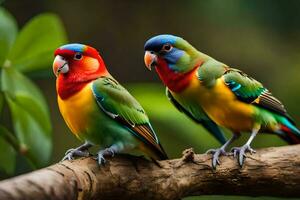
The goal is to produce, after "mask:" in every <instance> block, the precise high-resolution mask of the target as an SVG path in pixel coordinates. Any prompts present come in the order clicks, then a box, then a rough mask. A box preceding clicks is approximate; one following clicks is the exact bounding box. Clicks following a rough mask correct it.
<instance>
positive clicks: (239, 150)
mask: <svg viewBox="0 0 300 200" xmlns="http://www.w3.org/2000/svg"><path fill="white" fill-rule="evenodd" d="M231 152H233V156H234V157H237V158H238V162H239V165H240V166H241V167H242V166H243V164H244V161H245V157H246V153H247V152H249V153H250V154H253V153H256V151H255V150H254V149H252V148H251V147H250V145H248V144H245V145H244V146H242V147H233V148H232V149H231Z"/></svg>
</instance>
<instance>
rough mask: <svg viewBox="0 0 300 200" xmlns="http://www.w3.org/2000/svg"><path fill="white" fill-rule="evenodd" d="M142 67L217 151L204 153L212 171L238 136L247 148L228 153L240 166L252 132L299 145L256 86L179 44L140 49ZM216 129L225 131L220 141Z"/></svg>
mask: <svg viewBox="0 0 300 200" xmlns="http://www.w3.org/2000/svg"><path fill="white" fill-rule="evenodd" d="M144 49H145V57H144V60H145V64H146V66H147V68H149V69H151V67H155V70H156V72H157V73H158V75H159V77H160V79H161V80H162V82H163V83H164V84H165V85H166V87H167V96H168V98H169V99H170V101H171V102H172V103H173V104H174V105H175V106H176V107H177V108H178V109H179V110H180V111H182V112H183V113H185V114H186V115H188V116H189V117H190V118H192V119H193V120H194V121H196V122H198V123H200V124H202V125H203V126H204V127H205V128H206V129H207V130H208V131H210V132H211V133H212V134H213V135H214V136H215V137H216V138H217V139H218V140H219V141H220V142H221V143H223V146H222V147H221V148H219V149H212V150H209V152H210V153H212V154H213V159H212V165H213V167H214V168H215V167H216V165H217V164H219V156H220V155H225V154H226V151H225V149H226V147H227V146H228V145H229V144H230V143H232V142H233V141H234V140H235V139H236V138H238V136H239V135H240V133H241V132H251V136H250V138H249V140H248V141H247V143H246V144H245V145H243V146H242V147H235V148H233V149H232V151H233V152H234V155H235V156H237V155H238V161H239V164H240V166H242V165H243V162H244V157H245V153H246V152H250V153H253V152H255V151H254V150H253V149H252V148H251V147H250V144H251V142H252V140H253V139H254V137H255V136H256V135H257V133H258V132H268V133H274V134H276V135H278V136H280V137H281V138H283V139H284V140H286V141H287V142H288V143H292V144H293V143H300V131H299V130H298V129H297V128H296V126H295V123H294V121H293V120H292V119H291V117H290V116H289V115H288V114H287V111H286V109H285V108H284V106H283V104H282V103H281V102H280V101H279V100H278V99H277V98H275V97H274V96H273V95H272V94H271V93H270V92H269V91H268V90H267V89H266V88H265V87H264V86H263V85H262V84H261V83H260V82H258V81H256V80H254V79H253V78H251V77H250V76H248V75H247V74H245V73H243V72H242V71H240V70H237V69H233V68H230V67H229V66H227V65H226V64H224V63H221V62H219V61H217V60H215V59H213V58H211V57H210V56H208V55H206V54H203V53H201V52H199V51H198V50H197V49H195V48H194V47H193V46H192V45H190V44H189V43H188V42H187V41H185V40H184V39H182V38H180V37H177V36H173V35H158V36H156V37H153V38H151V39H149V40H148V41H147V42H146V44H145V47H144ZM218 126H222V127H225V128H228V129H230V130H231V131H232V132H233V137H232V138H231V139H230V140H228V141H226V140H225V138H224V136H223V134H222V132H221V131H220V129H219V127H218Z"/></svg>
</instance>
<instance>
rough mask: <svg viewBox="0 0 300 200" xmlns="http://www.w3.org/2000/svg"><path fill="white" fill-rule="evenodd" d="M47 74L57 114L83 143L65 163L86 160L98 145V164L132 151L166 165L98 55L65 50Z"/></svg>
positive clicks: (137, 108)
mask: <svg viewBox="0 0 300 200" xmlns="http://www.w3.org/2000/svg"><path fill="white" fill-rule="evenodd" d="M54 55H55V59H54V63H53V71H54V73H55V75H56V77H57V79H56V89H57V100H58V105H59V109H60V112H61V114H62V116H63V118H64V120H65V122H66V123H67V125H68V127H69V128H70V129H71V131H72V133H73V134H74V135H75V136H76V137H77V138H79V139H80V140H81V141H85V143H84V144H83V145H81V146H79V147H77V148H75V149H70V150H68V151H67V152H66V156H65V157H64V158H63V160H65V159H69V160H71V159H73V158H74V157H76V156H87V155H89V153H88V149H89V148H90V147H91V146H93V145H100V146H101V147H102V148H103V149H101V150H100V151H99V152H98V156H97V158H98V163H99V164H102V163H104V162H105V157H107V156H113V155H114V154H116V153H119V152H127V151H131V150H134V149H138V150H140V151H142V152H144V153H146V154H147V155H148V156H150V157H151V158H153V159H167V155H166V153H165V151H164V150H163V148H162V146H161V145H160V143H159V141H158V138H157V136H156V134H155V132H154V130H153V129H152V126H151V124H150V122H149V119H148V117H147V115H146V113H145V111H144V109H143V108H142V106H141V105H140V104H139V103H138V102H137V101H136V100H135V98H134V97H133V96H131V95H130V93H129V92H128V91H127V90H126V89H125V88H124V87H122V86H121V85H120V84H119V83H118V82H117V81H116V80H115V79H114V78H113V77H112V76H111V75H110V74H109V72H108V71H107V69H106V67H105V64H104V62H103V60H102V58H101V56H100V55H99V53H98V51H97V50H96V49H94V48H92V47H90V46H87V45H83V44H67V45H64V46H61V47H59V48H58V49H57V50H56V51H55V53H54Z"/></svg>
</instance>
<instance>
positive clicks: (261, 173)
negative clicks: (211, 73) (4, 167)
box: [0, 145, 300, 200]
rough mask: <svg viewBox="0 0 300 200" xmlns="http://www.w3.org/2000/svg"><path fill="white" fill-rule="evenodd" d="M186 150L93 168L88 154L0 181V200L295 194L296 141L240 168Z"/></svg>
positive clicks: (299, 149)
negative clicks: (165, 157)
mask: <svg viewBox="0 0 300 200" xmlns="http://www.w3.org/2000/svg"><path fill="white" fill-rule="evenodd" d="M210 157H211V156H208V155H194V154H193V152H192V151H191V150H186V151H185V153H184V156H183V158H181V159H174V160H166V161H161V162H159V163H158V164H159V165H160V166H159V165H158V164H155V163H153V162H150V161H148V160H145V159H143V158H140V157H133V156H126V155H119V156H116V157H114V158H112V159H109V160H108V162H107V164H106V165H105V166H101V167H99V166H98V165H97V164H96V162H95V161H94V160H93V159H91V158H83V159H77V160H75V161H72V162H69V161H65V162H63V163H58V164H55V165H52V166H50V167H47V168H45V169H41V170H38V171H34V172H32V173H29V174H25V175H22V176H19V177H15V178H12V179H9V180H5V181H2V182H0V199H5V200H18V199H20V200H21V199H22V200H26V199H30V200H31V199H45V200H52V199H55V200H59V199H85V200H89V199H110V200H111V199H123V200H125V199H154V200H155V199H160V200H171V199H179V198H182V197H187V196H193V195H211V194H213V195H247V196H262V195H263V196H277V197H300V145H294V146H285V147H277V148H267V149H262V150H259V151H258V152H257V153H256V154H255V155H251V156H248V158H247V159H246V162H245V166H244V167H243V168H242V169H241V168H240V167H239V166H238V164H237V162H236V160H235V159H233V158H232V157H222V158H221V162H222V163H221V166H219V167H218V168H217V170H212V169H211V160H210Z"/></svg>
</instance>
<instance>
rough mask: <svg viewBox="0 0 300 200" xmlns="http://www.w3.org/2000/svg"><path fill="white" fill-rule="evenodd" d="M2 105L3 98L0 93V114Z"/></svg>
mask: <svg viewBox="0 0 300 200" xmlns="http://www.w3.org/2000/svg"><path fill="white" fill-rule="evenodd" d="M3 104H4V97H3V93H2V92H0V113H1V112H2V108H3Z"/></svg>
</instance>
